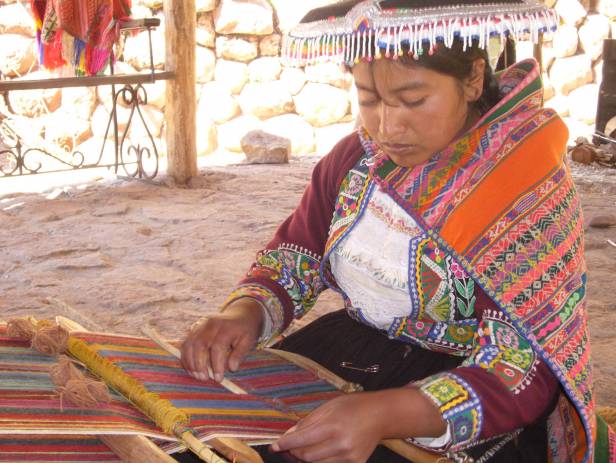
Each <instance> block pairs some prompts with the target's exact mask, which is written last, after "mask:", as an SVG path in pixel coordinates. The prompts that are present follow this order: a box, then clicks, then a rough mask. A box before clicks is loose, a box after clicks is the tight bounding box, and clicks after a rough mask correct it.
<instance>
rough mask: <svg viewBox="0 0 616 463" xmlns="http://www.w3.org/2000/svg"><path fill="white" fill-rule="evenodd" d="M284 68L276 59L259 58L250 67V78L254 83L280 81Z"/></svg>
mask: <svg viewBox="0 0 616 463" xmlns="http://www.w3.org/2000/svg"><path fill="white" fill-rule="evenodd" d="M281 72H282V67H281V65H280V59H279V58H274V57H265V58H257V59H256V60H254V61H252V62H251V63H250V64H249V65H248V78H249V79H250V80H251V81H252V82H270V81H272V80H276V79H278V77H280V73H281Z"/></svg>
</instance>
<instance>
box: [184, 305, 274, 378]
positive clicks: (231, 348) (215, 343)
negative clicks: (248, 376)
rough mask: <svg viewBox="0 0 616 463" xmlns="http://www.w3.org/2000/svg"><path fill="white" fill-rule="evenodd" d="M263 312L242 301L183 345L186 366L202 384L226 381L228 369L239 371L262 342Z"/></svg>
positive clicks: (206, 321)
mask: <svg viewBox="0 0 616 463" xmlns="http://www.w3.org/2000/svg"><path fill="white" fill-rule="evenodd" d="M263 317H264V314H263V309H262V308H261V306H260V305H259V303H258V302H257V301H255V300H254V299H250V298H243V299H238V300H236V301H234V302H232V303H231V304H229V305H228V306H227V307H226V308H225V311H224V312H221V313H219V314H216V315H212V316H210V317H208V318H206V319H204V320H203V321H201V322H200V323H198V324H196V325H195V326H194V327H193V328H192V329H191V330H190V332H189V333H188V336H187V338H186V339H185V340H184V343H183V344H182V365H183V366H184V368H185V369H186V370H187V371H188V373H189V374H190V375H191V376H193V377H195V378H197V379H199V380H201V381H206V380H207V379H208V378H209V376H210V375H209V373H208V367H209V368H211V369H212V373H213V376H214V378H213V379H214V380H216V381H218V382H220V381H222V380H223V376H224V373H225V371H226V370H227V369H229V370H231V371H235V370H237V368H238V367H239V365H240V363H241V361H242V360H243V359H244V356H245V355H246V354H247V353H248V351H249V350H250V349H252V348H253V347H254V346H255V345H256V343H257V340H258V339H259V336H260V334H261V330H262V327H263Z"/></svg>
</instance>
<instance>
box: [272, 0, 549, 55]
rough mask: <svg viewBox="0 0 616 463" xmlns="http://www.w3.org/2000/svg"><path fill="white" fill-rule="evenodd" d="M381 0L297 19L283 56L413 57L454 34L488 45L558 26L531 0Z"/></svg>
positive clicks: (449, 42)
mask: <svg viewBox="0 0 616 463" xmlns="http://www.w3.org/2000/svg"><path fill="white" fill-rule="evenodd" d="M381 3H385V2H380V1H375V0H367V1H363V2H360V3H358V4H357V5H356V6H354V7H353V8H352V9H351V10H350V11H349V12H348V13H347V14H346V15H345V16H344V17H330V18H328V19H323V20H319V21H313V22H309V23H304V24H299V25H298V26H297V27H295V28H294V29H293V30H292V31H291V32H290V33H289V34H288V36H286V37H285V41H284V45H283V58H284V59H285V61H286V62H287V64H290V65H296V66H303V65H306V64H314V63H317V62H321V61H328V62H335V63H339V64H348V65H352V64H354V63H357V62H359V61H360V60H367V61H371V60H373V59H378V58H380V57H381V56H384V57H386V58H389V57H392V58H394V59H395V58H396V57H398V56H402V55H403V54H404V53H408V54H409V55H411V56H413V57H416V58H417V57H419V56H421V55H422V54H423V53H425V52H426V51H427V52H428V53H431V52H432V51H433V50H434V49H435V47H437V46H439V45H441V44H442V45H444V46H446V47H451V45H452V43H453V41H454V38H455V37H459V38H460V39H461V40H462V43H463V47H464V49H466V48H467V47H469V46H471V45H472V43H473V42H474V41H478V45H479V47H481V48H488V45H489V43H490V41H491V39H492V40H493V39H499V40H500V41H501V43H502V42H504V41H505V39H506V37H508V36H510V37H512V38H513V39H515V40H531V41H533V42H534V43H537V42H538V41H539V36H540V34H542V33H544V32H552V31H554V30H556V27H557V25H558V16H557V14H556V13H555V12H554V11H553V10H551V9H549V8H547V7H546V6H545V5H543V4H542V3H540V2H538V1H534V0H523V1H518V2H511V3H502V2H501V3H496V2H495V3H476V4H470V5H469V4H465V5H445V6H434V7H422V8H383V7H382V6H381ZM409 3H410V2H409Z"/></svg>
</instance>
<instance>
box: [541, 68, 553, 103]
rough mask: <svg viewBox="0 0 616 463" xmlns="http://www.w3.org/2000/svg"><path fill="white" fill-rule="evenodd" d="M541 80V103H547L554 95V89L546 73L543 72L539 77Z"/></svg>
mask: <svg viewBox="0 0 616 463" xmlns="http://www.w3.org/2000/svg"><path fill="white" fill-rule="evenodd" d="M541 80H542V81H543V101H547V100H549V99H550V98H552V97H553V96H554V95H555V93H554V87H552V83H551V82H550V77H549V76H548V75H547V73H545V72H544V73H543V74H542V75H541Z"/></svg>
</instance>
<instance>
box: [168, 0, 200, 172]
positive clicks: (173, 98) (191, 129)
mask: <svg viewBox="0 0 616 463" xmlns="http://www.w3.org/2000/svg"><path fill="white" fill-rule="evenodd" d="M163 11H164V14H165V42H166V53H165V55H166V58H165V70H167V71H171V72H174V73H175V79H173V80H169V81H167V94H166V96H167V98H166V104H165V119H166V121H167V163H168V164H167V173H168V174H169V175H170V176H171V177H173V178H174V180H175V181H176V182H177V183H179V184H186V183H187V182H188V180H190V178H191V177H194V176H195V175H197V137H196V131H197V92H196V88H195V85H196V81H197V79H196V64H195V55H196V50H195V49H196V39H195V29H196V22H197V13H196V8H195V1H194V0H164V3H163Z"/></svg>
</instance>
